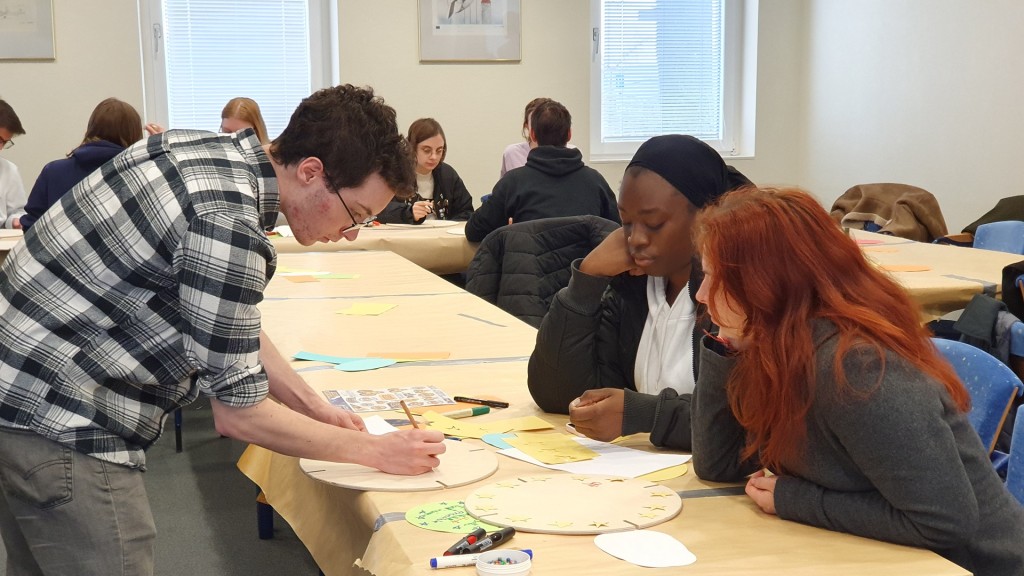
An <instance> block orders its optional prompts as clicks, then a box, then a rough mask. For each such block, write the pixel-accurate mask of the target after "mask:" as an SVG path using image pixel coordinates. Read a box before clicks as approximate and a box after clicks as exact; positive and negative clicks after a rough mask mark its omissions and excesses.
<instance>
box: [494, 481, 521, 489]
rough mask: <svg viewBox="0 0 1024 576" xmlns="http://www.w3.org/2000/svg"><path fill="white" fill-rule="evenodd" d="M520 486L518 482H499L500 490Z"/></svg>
mask: <svg viewBox="0 0 1024 576" xmlns="http://www.w3.org/2000/svg"><path fill="white" fill-rule="evenodd" d="M519 486H520V485H519V483H517V482H498V487H500V488H518V487H519Z"/></svg>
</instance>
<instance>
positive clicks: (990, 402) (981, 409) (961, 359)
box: [932, 338, 1024, 454]
mask: <svg viewBox="0 0 1024 576" xmlns="http://www.w3.org/2000/svg"><path fill="white" fill-rule="evenodd" d="M932 342H934V344H935V347H936V348H938V350H939V352H941V353H942V355H943V356H945V357H946V360H948V361H949V363H950V364H952V365H953V369H954V370H956V374H957V376H959V377H960V381H961V382H963V383H964V386H966V387H967V391H968V392H969V393H970V395H971V411H970V412H969V413H968V414H967V419H968V420H969V421H970V422H971V425H972V426H974V429H975V431H977V432H978V435H979V436H981V443H982V444H984V445H985V447H986V448H987V449H988V451H989V453H990V454H991V453H992V450H993V449H994V448H995V445H996V439H997V438H998V436H999V430H1000V429H1002V427H1003V422H1004V421H1005V420H1006V415H1007V413H1009V411H1010V404H1011V403H1012V402H1013V399H1014V398H1015V397H1017V396H1020V395H1021V393H1022V392H1024V383H1022V382H1021V381H1020V378H1018V377H1017V375H1016V374H1014V373H1013V370H1010V367H1009V366H1007V365H1006V364H1003V363H1002V362H1000V361H999V359H997V358H996V357H995V356H992V355H991V354H988V353H987V352H984V351H983V350H980V349H978V348H975V347H974V346H971V345H970V344H965V343H963V342H957V341H955V340H942V339H939V338H932Z"/></svg>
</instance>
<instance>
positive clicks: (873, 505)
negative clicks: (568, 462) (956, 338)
mask: <svg viewBox="0 0 1024 576" xmlns="http://www.w3.org/2000/svg"><path fill="white" fill-rule="evenodd" d="M696 245H697V247H698V249H699V252H700V253H701V256H702V261H703V267H704V274H705V277H704V283H703V284H702V285H701V288H700V291H699V292H698V293H697V299H698V300H699V301H700V302H702V303H705V304H707V306H708V310H709V312H710V314H711V318H712V319H713V320H714V322H715V323H716V324H718V325H719V326H720V327H721V328H720V331H719V334H718V336H717V337H716V338H713V337H705V338H704V339H703V340H702V343H701V346H700V364H701V370H700V375H699V378H698V381H697V385H696V388H695V390H694V393H693V398H692V405H691V408H692V433H693V456H694V469H695V471H696V472H697V475H698V476H700V477H701V478H704V479H708V480H715V481H737V480H740V479H742V478H744V477H746V476H748V475H751V476H750V477H749V480H748V481H747V486H746V492H747V495H748V496H749V497H750V498H751V499H752V500H753V501H754V502H755V503H756V504H757V506H758V507H760V508H761V510H763V511H764V512H766V513H769V514H777V515H778V516H779V517H781V518H784V519H787V520H794V521H797V522H802V523H805V524H811V525H814V526H820V527H823V528H828V529H830V530H837V531H841V532H849V533H851V534H856V535H859V536H865V537H868V538H876V539H879V540H885V541H888V542H895V543H898V544H905V545H910V546H919V547H923V548H928V549H931V550H933V551H935V552H936V553H938V554H940V555H942V556H943V557H945V558H947V559H949V560H951V561H953V562H955V563H957V564H959V565H960V566H963V567H964V568H966V569H968V570H970V571H972V572H973V573H975V574H979V575H984V574H1000V575H1002V574H1006V575H1010V574H1014V575H1019V574H1024V546H1021V542H1024V509H1022V508H1021V506H1020V505H1019V504H1017V502H1016V501H1015V500H1014V499H1013V497H1012V496H1011V495H1010V494H1009V492H1008V491H1007V490H1006V488H1005V487H1004V486H1003V485H1002V482H1001V481H1000V480H999V478H998V477H997V476H996V473H995V471H994V470H993V469H992V466H991V464H990V463H989V458H988V454H987V452H986V450H985V448H984V447H983V446H982V444H981V440H980V439H979V438H978V435H977V433H975V431H974V429H973V428H972V427H971V425H970V423H969V422H968V421H967V418H966V414H965V412H966V410H967V408H968V405H969V398H968V394H967V391H966V390H965V389H964V387H963V385H962V384H961V383H960V381H959V380H958V379H957V377H956V374H955V373H954V371H953V369H952V368H951V367H950V365H949V364H948V363H947V362H946V361H945V360H943V359H942V358H941V357H940V356H939V354H938V352H937V351H936V349H935V347H934V346H933V345H932V344H931V341H930V340H929V335H928V333H927V331H926V330H925V329H924V328H923V327H922V326H921V324H920V321H919V316H918V310H917V307H916V306H915V305H914V303H913V302H912V301H911V300H910V298H909V297H908V296H907V294H906V293H905V292H904V291H903V290H902V288H901V287H900V286H899V285H897V284H896V283H895V282H894V281H893V280H892V279H890V278H889V277H887V276H886V275H885V274H883V273H881V272H879V271H878V270H877V269H875V268H874V267H873V266H871V265H870V264H869V263H868V262H867V261H866V260H865V258H864V257H863V255H862V254H861V252H860V250H859V249H858V247H857V245H856V244H855V243H854V241H853V240H851V239H850V238H848V237H847V236H846V235H845V234H843V232H842V231H841V230H840V229H839V228H837V227H836V226H835V224H834V223H833V222H832V221H831V220H830V219H829V216H828V214H827V213H826V212H825V210H824V209H823V208H822V207H821V205H819V204H818V203H817V202H816V201H815V200H814V199H813V198H811V197H810V196H809V195H807V194H806V193H804V192H800V191H798V190H775V189H758V188H753V187H751V188H745V189H741V190H737V191H734V192H731V193H729V194H726V195H725V196H723V197H722V199H721V200H720V201H719V202H718V203H716V204H714V205H712V206H710V207H708V208H706V209H705V210H704V211H703V212H702V213H701V214H700V216H699V217H698V220H697V224H696ZM766 469H767V470H768V471H770V472H768V473H766Z"/></svg>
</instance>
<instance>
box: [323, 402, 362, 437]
mask: <svg viewBox="0 0 1024 576" xmlns="http://www.w3.org/2000/svg"><path fill="white" fill-rule="evenodd" d="M325 404H326V406H325V407H323V408H321V409H320V411H319V412H318V413H317V414H313V415H311V416H312V417H313V418H314V419H316V420H319V421H320V422H323V423H325V424H330V425H331V426H338V427H341V428H348V429H349V430H357V431H359V432H366V424H364V423H363V418H362V417H361V416H360V415H358V414H355V413H353V412H349V411H348V410H344V409H341V408H338V407H337V406H334V405H333V404H329V403H326V402H325Z"/></svg>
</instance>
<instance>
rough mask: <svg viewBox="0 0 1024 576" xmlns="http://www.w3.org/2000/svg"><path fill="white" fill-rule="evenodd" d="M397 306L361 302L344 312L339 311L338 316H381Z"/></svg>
mask: <svg viewBox="0 0 1024 576" xmlns="http://www.w3.org/2000/svg"><path fill="white" fill-rule="evenodd" d="M395 306H397V304H376V303H370V302H360V303H358V304H353V305H351V306H349V307H348V308H345V309H344V310H338V314H347V315H349V316H379V315H381V314H383V313H385V312H387V311H388V310H391V309H392V308H394V307H395Z"/></svg>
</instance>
